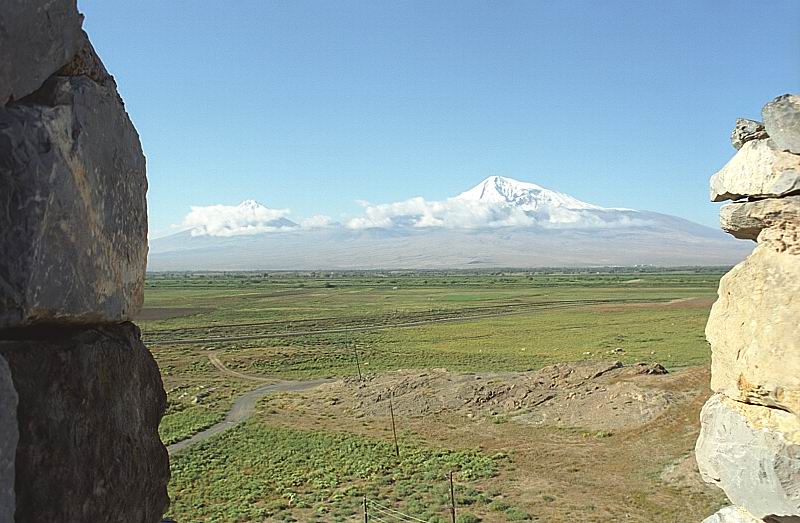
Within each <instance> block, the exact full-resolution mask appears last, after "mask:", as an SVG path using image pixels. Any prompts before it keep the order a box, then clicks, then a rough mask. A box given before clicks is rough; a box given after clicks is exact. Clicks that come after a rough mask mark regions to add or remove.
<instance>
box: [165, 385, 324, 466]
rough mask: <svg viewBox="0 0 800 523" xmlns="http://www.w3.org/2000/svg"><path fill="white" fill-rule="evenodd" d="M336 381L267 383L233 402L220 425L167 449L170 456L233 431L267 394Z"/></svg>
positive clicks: (292, 390)
mask: <svg viewBox="0 0 800 523" xmlns="http://www.w3.org/2000/svg"><path fill="white" fill-rule="evenodd" d="M331 381H334V380H333V379H331V378H322V379H316V380H307V381H277V382H274V383H266V384H264V385H261V386H260V387H257V388H255V389H253V390H251V391H250V392H246V393H244V394H243V395H241V396H239V397H238V398H237V399H236V401H234V402H233V405H232V406H231V408H230V410H229V411H228V413H227V414H226V415H225V419H224V420H222V421H220V422H219V423H217V424H215V425H212V426H211V427H209V428H207V429H206V430H204V431H202V432H198V433H197V434H195V435H194V436H192V437H191V438H188V439H185V440H183V441H179V442H177V443H173V444H172V445H169V446H168V447H167V451H168V452H169V453H170V454H175V453H177V452H180V451H181V450H183V449H185V448H187V447H191V446H192V445H195V444H197V443H199V442H201V441H204V440H206V439H208V438H210V437H211V436H213V435H214V434H219V433H221V432H225V431H226V430H228V429H231V428H233V427H235V426H236V425H238V424H239V423H241V422H243V421H245V420H246V419H247V418H249V417H250V415H251V414H253V410H254V409H255V407H256V403H258V400H260V399H261V398H263V397H264V396H266V395H267V394H272V393H275V392H296V391H301V390H306V389H312V388H314V387H318V386H319V385H322V384H323V383H330V382H331Z"/></svg>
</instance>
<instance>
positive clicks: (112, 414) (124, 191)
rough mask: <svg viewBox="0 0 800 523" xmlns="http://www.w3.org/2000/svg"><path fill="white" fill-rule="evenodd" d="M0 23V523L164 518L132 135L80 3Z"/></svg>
mask: <svg viewBox="0 0 800 523" xmlns="http://www.w3.org/2000/svg"><path fill="white" fill-rule="evenodd" d="M7 4H8V5H5V4H4V5H3V9H2V10H1V11H2V12H0V252H2V253H3V255H2V257H0V523H5V522H7V521H26V522H27V521H70V522H71V521H76V522H77V521H110V522H112V521H113V522H130V521H142V522H156V521H160V519H161V514H162V513H163V511H164V510H165V509H166V507H167V504H168V498H167V490H166V485H167V482H168V479H169V461H168V456H167V453H166V449H165V448H164V446H163V445H162V443H161V441H160V439H159V436H158V424H159V421H160V419H161V416H162V415H163V413H164V409H165V401H166V397H165V393H164V389H163V385H162V383H161V378H160V375H159V371H158V368H157V366H156V364H155V361H154V360H153V358H152V355H151V354H150V353H149V351H148V350H147V349H146V348H145V347H144V345H142V343H141V340H140V336H139V330H138V328H136V327H135V326H134V325H133V324H131V323H125V321H126V320H128V319H130V318H131V317H133V315H135V314H136V312H137V311H138V310H139V308H140V307H141V304H142V296H143V294H142V292H143V285H144V272H145V263H146V255H147V209H146V204H145V194H146V191H147V180H146V176H145V160H144V155H143V154H142V149H141V145H140V143H139V137H138V135H137V133H136V130H135V129H134V127H133V125H132V124H131V122H130V119H129V118H128V115H127V113H126V112H125V108H124V105H123V102H122V99H121V98H120V96H119V94H118V93H117V90H116V84H115V82H114V79H113V77H112V76H110V75H109V74H108V72H107V71H106V69H105V67H104V66H103V64H102V62H101V61H100V59H99V57H98V56H97V55H96V53H95V52H94V49H93V48H92V45H91V43H90V42H89V39H88V37H87V36H86V34H85V33H83V31H82V30H81V21H82V16H81V15H80V14H79V13H78V11H77V8H76V5H75V1H74V0H72V1H64V0H48V1H46V2H44V1H40V0H30V1H28V0H25V1H22V0H11V1H10V2H8V3H7Z"/></svg>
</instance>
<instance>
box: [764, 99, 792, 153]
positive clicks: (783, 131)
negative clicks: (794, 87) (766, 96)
mask: <svg viewBox="0 0 800 523" xmlns="http://www.w3.org/2000/svg"><path fill="white" fill-rule="evenodd" d="M761 114H762V116H763V117H764V126H765V127H766V129H767V132H768V133H769V136H770V137H771V138H772V141H773V142H774V144H775V147H777V148H778V149H780V150H786V151H791V152H793V153H796V154H800V96H798V95H796V94H784V95H782V96H779V97H777V98H775V99H774V100H772V101H771V102H770V103H768V104H767V105H765V106H764V108H763V109H762V110H761Z"/></svg>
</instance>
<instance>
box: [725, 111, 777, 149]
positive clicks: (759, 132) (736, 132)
mask: <svg viewBox="0 0 800 523" xmlns="http://www.w3.org/2000/svg"><path fill="white" fill-rule="evenodd" d="M765 138H769V135H768V134H767V131H766V130H765V129H764V124H763V123H761V122H757V121H755V120H747V119H745V118H737V119H736V126H735V127H734V128H733V132H731V145H733V147H734V148H735V149H736V150H737V151H738V150H739V149H741V148H742V145H744V144H745V143H747V142H749V141H751V140H763V139H765Z"/></svg>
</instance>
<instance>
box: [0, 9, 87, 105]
mask: <svg viewBox="0 0 800 523" xmlns="http://www.w3.org/2000/svg"><path fill="white" fill-rule="evenodd" d="M82 21H83V17H82V16H81V15H80V14H79V13H78V9H77V6H76V0H6V1H4V2H3V8H2V9H0V44H2V45H0V106H2V105H5V104H7V103H8V102H11V101H14V100H19V99H21V98H23V97H25V96H27V95H29V94H30V93H32V92H33V91H35V90H36V89H38V88H39V87H41V85H42V83H44V81H45V80H47V78H49V77H50V75H52V74H53V73H54V72H55V71H57V70H58V69H59V68H60V67H62V66H63V65H64V64H66V63H67V62H69V61H70V59H71V58H72V57H73V56H75V53H76V52H77V51H78V48H79V47H80V45H81V23H82Z"/></svg>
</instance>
